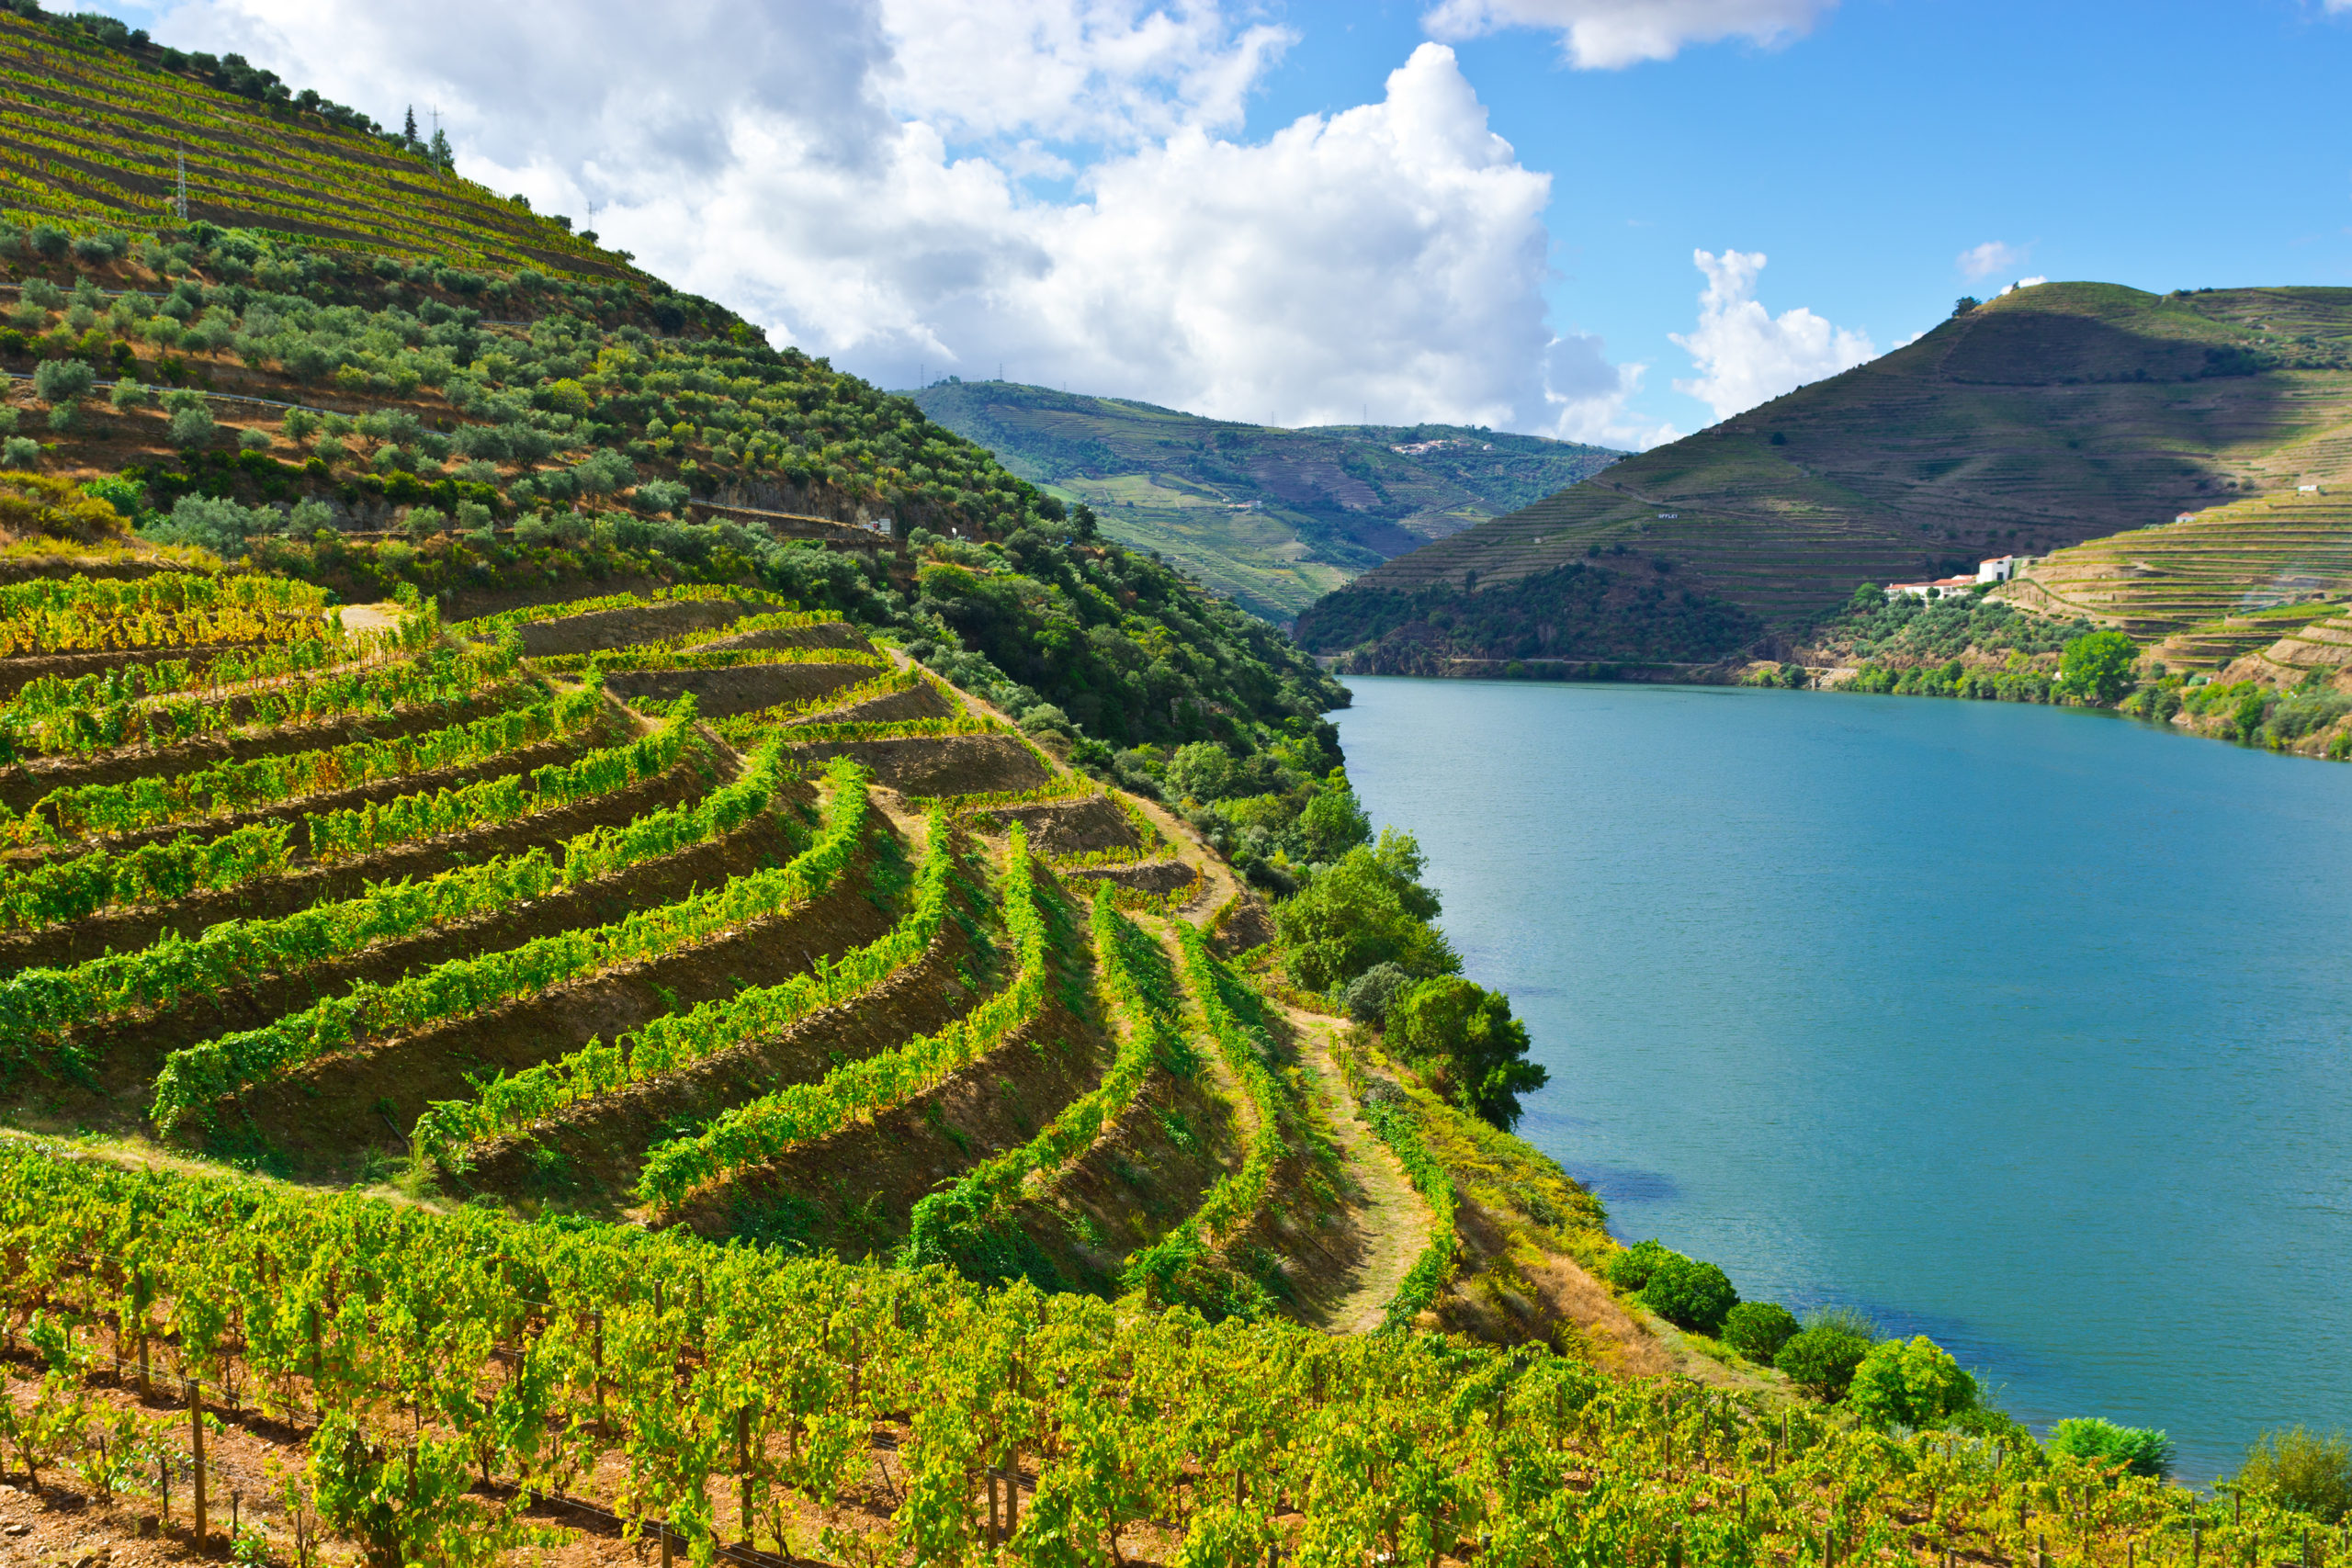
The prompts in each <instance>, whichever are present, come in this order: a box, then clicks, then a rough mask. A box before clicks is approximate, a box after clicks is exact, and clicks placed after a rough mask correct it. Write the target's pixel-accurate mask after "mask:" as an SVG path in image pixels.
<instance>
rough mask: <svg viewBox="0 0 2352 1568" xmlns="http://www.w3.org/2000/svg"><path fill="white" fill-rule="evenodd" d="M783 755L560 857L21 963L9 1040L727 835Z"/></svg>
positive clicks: (16, 1042) (777, 770)
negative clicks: (83, 958)
mask: <svg viewBox="0 0 2352 1568" xmlns="http://www.w3.org/2000/svg"><path fill="white" fill-rule="evenodd" d="M783 766H784V764H783V762H782V761H781V758H780V755H779V753H778V752H777V751H776V750H775V749H773V748H771V749H769V750H763V751H761V752H758V753H756V754H754V755H753V757H752V760H751V762H750V765H749V766H747V767H746V768H745V769H744V772H743V775H742V777H741V778H740V779H738V780H736V781H735V782H734V783H733V784H729V785H727V786H725V787H724V788H722V789H718V790H715V791H713V792H712V793H711V794H710V795H707V796H705V797H704V798H703V799H702V800H700V801H698V802H696V803H695V804H694V805H692V806H684V807H664V808H662V810H659V811H654V812H649V813H647V814H646V815H644V816H642V817H639V818H636V819H635V820H633V821H631V822H629V823H628V825H626V826H624V827H619V828H594V829H589V830H588V831H587V832H584V833H582V834H579V835H578V836H576V837H574V838H573V839H571V840H570V841H569V842H567V843H566V844H564V845H563V846H562V858H561V860H560V863H559V862H558V861H557V860H556V859H554V858H552V857H550V856H549V854H548V852H547V851H546V850H545V849H544V848H534V849H531V850H529V851H527V852H524V853H522V854H517V855H504V856H501V857H500V858H498V859H496V860H492V861H488V862H485V863H483V864H481V865H479V866H469V867H466V868H463V869H461V870H457V871H447V872H444V873H442V874H440V875H438V876H435V877H431V878H429V879H427V880H425V881H424V882H412V881H409V880H407V879H406V878H403V879H401V881H398V882H389V883H378V884H374V885H371V886H369V887H368V891H367V892H366V893H364V894H362V895H360V896H359V897H356V898H345V899H341V900H338V901H336V902H334V903H331V904H320V905H315V906H313V907H311V908H308V909H302V910H299V911H297V912H296V913H294V914H290V915H285V916H281V917H279V918H277V919H266V920H225V921H222V922H221V923H220V924H219V925H215V926H211V927H209V928H207V929H206V931H204V932H203V934H201V935H200V936H198V937H196V938H194V939H193V940H189V939H187V938H183V937H181V936H179V935H178V934H177V933H176V932H166V933H165V934H164V937H163V938H162V940H160V941H158V942H154V943H153V944H152V945H150V946H148V947H145V948H142V949H141V950H140V951H138V952H136V953H107V955H105V956H104V957H102V958H94V959H91V960H90V961H88V962H87V963H84V964H75V965H74V966H72V967H70V968H65V969H27V970H20V971H18V972H17V974H15V975H13V976H9V978H8V979H7V981H6V984H5V985H0V1045H9V1046H13V1047H15V1048H16V1049H17V1050H18V1051H20V1052H22V1051H26V1050H28V1048H29V1047H30V1046H31V1044H32V1043H34V1042H35V1041H37V1040H39V1039H40V1038H41V1037H43V1036H45V1035H48V1034H51V1033H53V1032H56V1031H58V1030H60V1029H62V1028H64V1027H65V1026H67V1025H68V1024H72V1023H85V1022H90V1021H97V1020H103V1019H107V1018H112V1017H116V1016H119V1015H120V1014H123V1013H125V1012H129V1011H132V1010H139V1009H142V1008H168V1007H171V1006H173V1005H174V1004H175V1003H176V1002H178V1001H180V1000H181V999H183V998H193V997H208V996H217V995H219V994H220V993H221V992H223V991H226V990H228V989H230V988H231V987H234V986H239V985H244V984H247V983H250V982H252V981H254V980H255V979H258V978H259V977H260V976H263V975H266V974H270V973H273V972H280V971H295V970H300V969H304V968H308V967H310V966H311V965H313V964H321V963H324V962H326V961H328V960H330V959H334V958H340V957H345V956H347V955H349V954H351V953H357V952H359V951H361V950H362V949H365V948H368V947H373V946H375V945H376V944H377V943H379V942H398V941H401V940H402V939H404V938H407V937H413V936H415V935H417V934H418V933H419V932H421V931H425V930H427V929H429V928H431V927H435V926H441V925H448V924H452V923H455V922H457V921H460V920H467V919H475V918H477V917H479V916H482V915H487V914H495V913H497V912H499V911H502V910H504V909H507V908H512V907H514V906H515V905H518V904H526V903H529V902H531V901H532V900H534V899H537V898H544V897H548V895H550V894H552V893H557V892H560V891H562V890H563V889H565V888H568V887H577V886H582V885H584V884H586V883H590V882H594V881H597V880H599V879H601V878H604V877H607V876H611V875H613V874H616V873H618V872H621V871H624V870H627V869H628V867H630V866H634V865H639V864H642V863H646V862H648V861H651V860H656V859H659V858H661V857H662V856H663V855H668V854H673V853H675V852H677V851H679V850H682V849H684V848H686V847H687V846H689V845H693V844H698V843H703V842H706V841H708V840H714V839H718V838H721V837H724V836H725V835H727V834H729V833H731V832H733V831H735V830H736V829H739V828H741V827H742V826H743V825H744V824H745V823H747V822H750V821H751V820H752V818H755V817H756V816H758V815H759V814H760V813H761V812H763V811H764V810H766V809H768V808H769V807H770V806H771V805H773V804H774V802H775V795H776V792H777V790H778V788H779V787H780V785H781V784H782V779H783Z"/></svg>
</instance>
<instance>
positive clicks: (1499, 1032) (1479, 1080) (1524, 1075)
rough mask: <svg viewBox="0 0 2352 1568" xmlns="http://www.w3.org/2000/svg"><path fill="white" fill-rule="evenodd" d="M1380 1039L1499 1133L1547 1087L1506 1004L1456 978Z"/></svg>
mask: <svg viewBox="0 0 2352 1568" xmlns="http://www.w3.org/2000/svg"><path fill="white" fill-rule="evenodd" d="M1400 967H1401V965H1400ZM1385 1037H1386V1039H1387V1040H1388V1043H1389V1046H1390V1049H1391V1050H1392V1051H1394V1052H1395V1053H1396V1054H1397V1055H1401V1056H1402V1057H1404V1058H1405V1060H1406V1061H1408V1062H1409V1063H1410V1064H1412V1066H1415V1067H1416V1068H1418V1069H1419V1070H1420V1071H1422V1072H1423V1073H1424V1075H1425V1076H1428V1077H1431V1078H1432V1079H1433V1080H1434V1081H1433V1086H1432V1087H1435V1088H1437V1089H1439V1091H1440V1092H1441V1093H1442V1094H1444V1095H1445V1096H1446V1097H1447V1098H1448V1099H1450V1100H1453V1102H1454V1103H1455V1104H1456V1105H1458V1106H1460V1107H1461V1108H1462V1109H1463V1110H1464V1111H1469V1112H1471V1113H1472V1114H1474V1115H1476V1116H1480V1117H1483V1118H1485V1119H1486V1120H1487V1121H1488V1122H1493V1123H1494V1124H1495V1125H1496V1126H1498V1127H1500V1128H1502V1129H1503V1130H1504V1131H1506V1132H1508V1131H1510V1128H1512V1127H1513V1126H1515V1125H1517V1123H1518V1122H1519V1117H1520V1103H1519V1097H1520V1096H1521V1095H1522V1094H1532V1093H1533V1092H1534V1091H1535V1090H1537V1089H1542V1088H1543V1087H1544V1084H1546V1083H1547V1082H1549V1081H1550V1077H1551V1075H1550V1074H1548V1073H1547V1072H1545V1071H1544V1068H1543V1067H1541V1066H1537V1065H1536V1064H1535V1063H1532V1062H1530V1061H1529V1060H1528V1059H1527V1052H1528V1048H1529V1042H1528V1038H1527V1026H1526V1025H1525V1024H1523V1023H1521V1022H1520V1021H1518V1020H1517V1019H1514V1018H1513V1017H1511V1015H1510V998H1507V997H1505V996H1503V995H1502V994H1501V993H1500V992H1497V991H1489V990H1487V989H1486V988H1485V987H1481V986H1477V985H1474V984H1472V983H1471V982H1470V981H1468V980H1464V979H1463V978H1461V977H1460V976H1453V975H1448V976H1437V977H1434V978H1431V979H1428V980H1424V981H1422V982H1421V983H1420V984H1419V985H1418V986H1416V987H1413V989H1411V990H1410V991H1408V992H1407V993H1406V994H1405V995H1404V996H1403V997H1402V998H1398V999H1397V1002H1396V1003H1395V1004H1394V1005H1393V1006H1392V1007H1391V1008H1390V1009H1389V1010H1388V1016H1387V1021H1386V1025H1385ZM1707 1267H1710V1268H1712V1267H1713V1265H1712V1264H1711V1265H1708V1266H1707ZM1725 1288H1726V1289H1728V1286H1726V1287H1725ZM1730 1304H1731V1303H1729V1302H1728V1301H1726V1302H1725V1303H1724V1308H1725V1309H1726V1310H1728V1309H1729V1307H1730ZM1710 1332H1712V1330H1710Z"/></svg>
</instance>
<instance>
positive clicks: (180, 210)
mask: <svg viewBox="0 0 2352 1568" xmlns="http://www.w3.org/2000/svg"><path fill="white" fill-rule="evenodd" d="M172 159H173V162H174V163H175V164H177V165H178V168H179V181H180V183H179V194H178V195H177V196H176V197H174V198H173V203H172V210H173V211H174V212H175V213H176V214H177V215H178V216H179V220H180V221H181V222H183V223H185V222H187V153H185V152H175V153H173V154H172Z"/></svg>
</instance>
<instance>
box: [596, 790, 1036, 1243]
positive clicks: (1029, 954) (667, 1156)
mask: <svg viewBox="0 0 2352 1568" xmlns="http://www.w3.org/2000/svg"><path fill="white" fill-rule="evenodd" d="M1037 869H1038V868H1037V864H1036V862H1035V860H1033V859H1032V858H1031V856H1030V854H1029V846H1028V843H1027V840H1025V839H1024V838H1023V835H1022V834H1021V831H1020V829H1017V828H1016V829H1014V830H1013V834H1012V843H1011V845H1010V847H1009V849H1008V850H1007V852H1006V867H1005V877H1004V898H1003V905H1004V919H1005V927H1006V930H1007V931H1008V932H1009V933H1010V934H1011V936H1012V949H1013V953H1014V965H1015V967H1014V973H1013V977H1012V983H1011V984H1010V985H1008V986H1007V987H1005V988H1004V989H1002V990H1001V991H999V992H997V993H996V994H995V995H994V996H991V997H989V998H988V999H987V1000H985V1001H983V1002H981V1003H980V1004H979V1005H978V1007H976V1008H974V1009H973V1010H971V1011H970V1012H969V1013H967V1014H966V1015H965V1016H964V1017H962V1018H960V1019H957V1020H956V1021H955V1022H953V1023H951V1024H949V1025H948V1026H947V1027H946V1028H944V1029H943V1030H941V1031H940V1032H938V1033H936V1034H930V1035H918V1036H916V1037H915V1038H914V1039H912V1040H909V1041H907V1042H906V1043H903V1044H900V1045H899V1046H897V1047H896V1048H894V1049H892V1050H888V1051H884V1052H881V1053H879V1054H878V1055H872V1056H868V1057H866V1058H865V1059H864V1060H862V1061H856V1062H851V1063H848V1064H845V1065H844V1066H839V1067H836V1068H834V1069H833V1070H832V1071H831V1072H830V1073H828V1074H826V1075H825V1077H823V1079H821V1080H820V1081H819V1082H817V1083H812V1084H793V1085H791V1086H789V1087H787V1088H785V1089H778V1090H776V1091H775V1092H774V1093H772V1094H768V1095H765V1096H763V1097H762V1098H761V1099H759V1100H752V1101H751V1102H750V1103H749V1104H745V1105H739V1106H736V1107H734V1108H733V1109H731V1110H729V1111H725V1112H723V1113H722V1114H720V1115H719V1116H718V1117H716V1118H714V1119H713V1120H712V1121H711V1122H708V1123H707V1125H706V1126H705V1127H704V1128H703V1129H702V1131H701V1132H699V1133H697V1134H693V1135H691V1136H688V1137H684V1138H675V1139H673V1140H671V1141H670V1142H668V1143H665V1144H662V1145H657V1146H656V1147H655V1148H654V1149H653V1151H652V1153H651V1154H650V1155H649V1156H647V1158H646V1162H645V1168H644V1170H643V1171H642V1172H640V1173H639V1177H638V1182H637V1193H638V1196H639V1198H640V1199H642V1200H644V1201H647V1202H649V1203H652V1204H655V1205H658V1206H661V1207H663V1208H675V1207H676V1206H677V1205H679V1204H680V1203H682V1202H684V1201H685V1200H686V1198H687V1197H688V1196H689V1195H691V1194H692V1193H693V1192H695V1190H697V1189H700V1188H703V1187H707V1186H709V1185H711V1184H712V1183H714V1182H718V1181H720V1180H723V1179H728V1178H729V1177H733V1176H736V1175H738V1174H740V1173H741V1172H743V1171H746V1170H749V1169H752V1168H754V1167H757V1166H760V1165H763V1164H765V1163H766V1162H768V1161H769V1160H772V1159H775V1158H776V1157H777V1156H780V1155H782V1154H784V1153H786V1151H787V1150H790V1149H793V1148H796V1147H797V1146H799V1145H803V1144H808V1143H811V1142H814V1141H815V1140H817V1139H819V1138H822V1137H826V1136H828V1135H830V1134H833V1133H837V1132H839V1131H840V1130H841V1129H842V1128H843V1127H846V1126H848V1125H849V1124H850V1123H851V1122H854V1121H855V1120H856V1119H857V1118H859V1117H861V1116H869V1115H872V1114H873V1113H875V1112H876V1111H884V1110H888V1108H890V1107H891V1106H894V1105H899V1104H902V1103H904V1102H905V1101H906V1100H910V1099H911V1098H912V1097H913V1096H915V1095H918V1094H922V1093H923V1092H925V1091H926V1090H929V1089H933V1088H934V1087H935V1086H937V1085H938V1084H939V1083H941V1082H943V1081H944V1079H945V1078H946V1077H948V1076H949V1075H950V1074H952V1073H954V1072H956V1071H957V1070H959V1069H960V1068H962V1067H965V1066H968V1065H969V1064H971V1063H973V1062H976V1061H978V1059H979V1058H980V1057H981V1056H983V1055H987V1054H988V1053H989V1051H991V1050H993V1049H995V1048H996V1047H997V1046H998V1045H1000V1044H1002V1043H1004V1042H1005V1041H1007V1040H1010V1039H1011V1038H1012V1036H1013V1035H1014V1034H1015V1033H1017V1032H1019V1031H1021V1030H1023V1029H1025V1028H1027V1027H1028V1026H1029V1025H1030V1024H1031V1023H1033V1022H1035V1021H1036V1020H1037V1019H1038V1018H1039V1017H1040V1016H1042V1014H1043V1013H1044V1011H1045V1008H1046V984H1047V979H1048V975H1047V970H1048V967H1049V965H1050V964H1051V961H1052V941H1051V935H1050V932H1049V930H1048V927H1047V924H1046V910H1045V907H1044V905H1045V898H1046V893H1045V890H1044V889H1043V887H1042V886H1040V885H1039V883H1038V879H1037Z"/></svg>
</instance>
